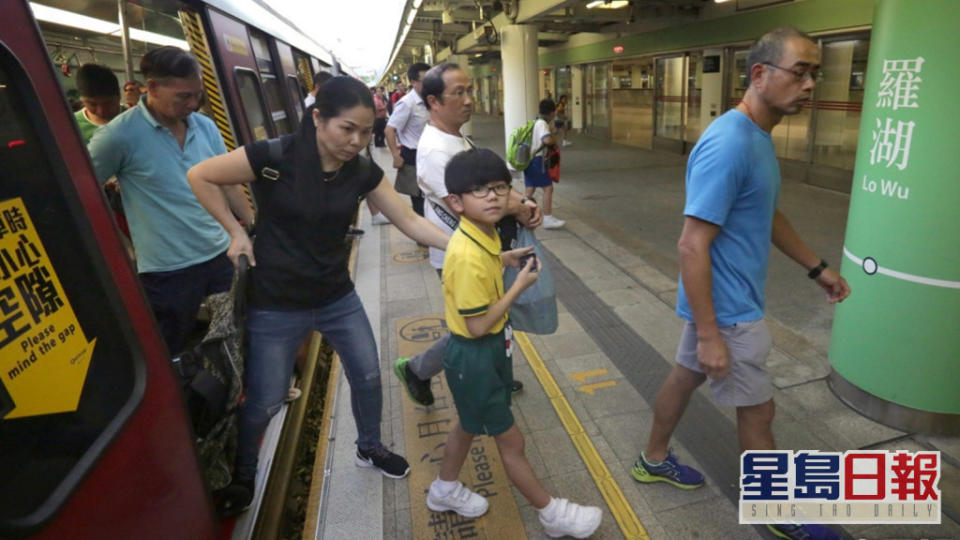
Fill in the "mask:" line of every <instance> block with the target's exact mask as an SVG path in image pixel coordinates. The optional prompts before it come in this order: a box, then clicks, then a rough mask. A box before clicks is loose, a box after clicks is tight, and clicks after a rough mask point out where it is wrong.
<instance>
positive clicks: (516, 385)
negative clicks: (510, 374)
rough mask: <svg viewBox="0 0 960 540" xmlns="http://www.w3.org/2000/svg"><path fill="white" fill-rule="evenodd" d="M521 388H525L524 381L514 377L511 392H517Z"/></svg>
mask: <svg viewBox="0 0 960 540" xmlns="http://www.w3.org/2000/svg"><path fill="white" fill-rule="evenodd" d="M521 390H523V383H522V382H520V381H518V380H516V379H514V380H513V384H511V385H510V392H512V393H514V394H516V393H517V392H519V391H521Z"/></svg>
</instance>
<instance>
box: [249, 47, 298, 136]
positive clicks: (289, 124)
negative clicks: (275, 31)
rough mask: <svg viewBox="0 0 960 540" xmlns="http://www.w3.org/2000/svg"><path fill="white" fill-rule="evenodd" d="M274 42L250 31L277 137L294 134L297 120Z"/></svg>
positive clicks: (268, 110)
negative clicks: (273, 45)
mask: <svg viewBox="0 0 960 540" xmlns="http://www.w3.org/2000/svg"><path fill="white" fill-rule="evenodd" d="M272 41H274V40H273V39H272V38H269V37H267V35H266V34H264V33H263V32H259V31H257V30H254V29H252V28H251V29H250V43H251V44H252V45H253V56H254V57H256V59H257V69H258V70H259V72H260V82H261V83H262V84H263V93H264V95H265V96H266V98H267V112H268V113H269V114H270V120H272V121H273V126H274V128H275V129H276V133H277V135H287V134H289V133H293V131H294V129H295V126H294V122H293V120H292V118H296V116H295V115H293V114H292V113H291V112H290V111H288V110H287V105H286V97H285V95H286V91H285V90H284V81H283V79H284V77H283V71H282V70H281V69H280V66H279V64H280V62H277V61H275V60H274V54H273V53H272V51H271V47H270V43H271V42H272Z"/></svg>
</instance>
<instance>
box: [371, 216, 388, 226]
mask: <svg viewBox="0 0 960 540" xmlns="http://www.w3.org/2000/svg"><path fill="white" fill-rule="evenodd" d="M370 223H373V224H374V225H388V224H389V223H390V218H388V217H387V216H385V215H383V214H377V215H375V216H373V217H372V218H370Z"/></svg>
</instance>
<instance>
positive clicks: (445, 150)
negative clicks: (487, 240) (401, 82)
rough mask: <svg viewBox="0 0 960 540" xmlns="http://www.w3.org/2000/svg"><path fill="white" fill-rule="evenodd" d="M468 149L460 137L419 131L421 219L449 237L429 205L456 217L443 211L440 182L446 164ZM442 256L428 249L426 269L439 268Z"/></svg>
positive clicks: (443, 193) (430, 129) (433, 130)
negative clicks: (438, 228) (428, 263)
mask: <svg viewBox="0 0 960 540" xmlns="http://www.w3.org/2000/svg"><path fill="white" fill-rule="evenodd" d="M469 149H470V143H468V142H467V140H466V139H464V138H463V137H461V136H460V135H451V134H449V133H445V132H443V131H440V130H439V129H437V128H435V127H434V126H432V125H430V124H427V125H426V126H425V127H424V128H423V134H422V135H421V136H420V144H419V145H418V146H417V184H419V185H420V189H421V190H422V191H423V197H424V198H425V199H426V203H425V204H424V205H423V215H424V217H426V218H427V219H428V220H429V221H430V223H433V224H434V225H436V226H437V227H440V230H442V231H446V232H448V233H451V234H452V233H453V229H452V228H450V227H449V226H448V225H447V224H446V222H444V221H443V220H442V219H440V216H438V215H437V212H436V211H435V210H434V208H433V205H435V204H436V205H437V206H440V207H441V208H442V209H443V210H444V211H446V212H447V213H449V214H450V215H453V216H457V214H456V213H455V212H454V211H453V210H450V208H448V207H447V204H446V203H445V202H443V198H444V197H446V196H447V195H449V193H447V186H446V184H444V181H443V174H444V171H445V170H446V168H447V163H448V162H449V161H450V159H451V158H453V156H455V155H457V154H459V153H460V152H463V151H464V150H469ZM445 254H446V252H445V251H443V250H442V249H437V248H434V247H431V248H430V266H432V267H434V268H443V257H444V255H445Z"/></svg>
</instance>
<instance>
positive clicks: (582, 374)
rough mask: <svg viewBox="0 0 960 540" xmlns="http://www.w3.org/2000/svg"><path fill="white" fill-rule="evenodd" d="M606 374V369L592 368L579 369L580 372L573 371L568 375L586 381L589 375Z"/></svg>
mask: <svg viewBox="0 0 960 540" xmlns="http://www.w3.org/2000/svg"><path fill="white" fill-rule="evenodd" d="M606 374H607V370H606V369H603V368H600V369H594V370H591V371H581V372H580V373H574V374H572V375H570V378H571V379H574V380H577V381H580V382H587V379H589V378H590V377H599V376H600V375H606Z"/></svg>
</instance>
